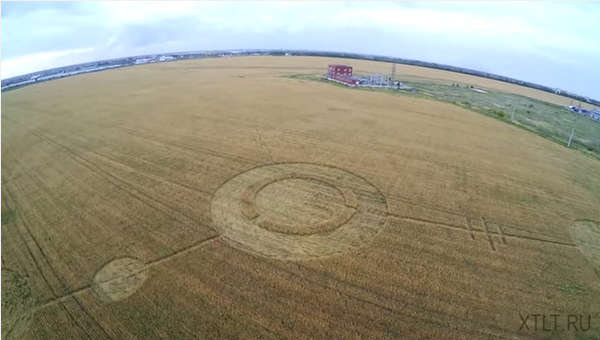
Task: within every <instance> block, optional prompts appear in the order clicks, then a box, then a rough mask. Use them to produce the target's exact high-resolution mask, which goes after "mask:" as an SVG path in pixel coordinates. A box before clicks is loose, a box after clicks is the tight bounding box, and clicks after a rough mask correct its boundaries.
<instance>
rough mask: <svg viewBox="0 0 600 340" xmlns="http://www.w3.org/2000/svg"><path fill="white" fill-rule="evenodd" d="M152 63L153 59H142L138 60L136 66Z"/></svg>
mask: <svg viewBox="0 0 600 340" xmlns="http://www.w3.org/2000/svg"><path fill="white" fill-rule="evenodd" d="M151 61H152V58H142V59H136V60H135V62H134V64H135V65H139V64H146V63H149V62H151Z"/></svg>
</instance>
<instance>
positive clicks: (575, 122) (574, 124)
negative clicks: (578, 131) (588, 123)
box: [567, 102, 581, 148]
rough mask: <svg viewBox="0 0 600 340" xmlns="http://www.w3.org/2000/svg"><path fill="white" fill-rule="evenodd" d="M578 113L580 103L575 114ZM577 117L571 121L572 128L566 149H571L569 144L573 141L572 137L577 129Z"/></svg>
mask: <svg viewBox="0 0 600 340" xmlns="http://www.w3.org/2000/svg"><path fill="white" fill-rule="evenodd" d="M579 111H581V102H579V109H578V110H577V113H576V114H578V113H579ZM578 119H579V117H578V116H575V119H574V120H573V128H572V129H571V135H570V136H569V142H567V148H570V147H571V142H572V141H573V136H574V135H575V127H577V121H578Z"/></svg>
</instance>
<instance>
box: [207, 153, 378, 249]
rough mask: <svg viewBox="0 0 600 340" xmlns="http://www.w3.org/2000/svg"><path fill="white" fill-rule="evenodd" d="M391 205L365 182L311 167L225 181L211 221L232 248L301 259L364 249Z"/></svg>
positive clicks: (258, 171) (257, 171)
mask: <svg viewBox="0 0 600 340" xmlns="http://www.w3.org/2000/svg"><path fill="white" fill-rule="evenodd" d="M386 216H387V203H386V200H385V197H384V196H383V194H382V193H381V192H380V191H379V190H378V189H377V188H376V187H375V186H373V185H372V184H371V183H369V182H368V181H367V180H365V179H363V178H361V177H358V176H356V175H354V174H352V173H350V172H348V171H345V170H342V169H338V168H334V167H329V166H322V165H315V164H307V163H282V164H272V165H267V166H262V167H258V168H254V169H252V170H249V171H247V172H244V173H241V174H239V175H237V176H235V177H233V178H232V179H230V180H229V181H227V182H225V183H224V184H223V185H222V186H221V187H220V188H219V189H218V190H217V191H216V192H215V195H214V197H213V199H212V201H211V218H212V220H213V223H214V225H215V227H216V228H217V229H218V230H219V232H220V233H221V234H222V236H223V237H224V239H225V240H226V241H227V242H228V243H229V244H231V245H232V246H234V247H236V248H238V249H242V250H244V251H248V252H250V253H254V254H257V255H261V256H266V257H271V258H277V259H284V260H301V259H314V258H321V257H328V256H333V255H336V254H341V253H344V252H346V251H349V250H351V249H353V248H357V247H360V246H362V245H364V244H365V243H367V242H369V241H370V240H372V239H373V238H374V237H375V236H376V235H377V234H378V233H379V231H380V230H381V228H382V227H383V225H384V223H385V220H386Z"/></svg>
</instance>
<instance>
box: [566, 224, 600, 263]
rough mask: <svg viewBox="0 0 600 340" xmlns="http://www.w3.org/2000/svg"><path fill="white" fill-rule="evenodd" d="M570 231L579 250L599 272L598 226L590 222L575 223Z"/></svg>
mask: <svg viewBox="0 0 600 340" xmlns="http://www.w3.org/2000/svg"><path fill="white" fill-rule="evenodd" d="M570 231H571V237H572V239H573V242H575V244H576V245H577V247H578V248H579V250H581V252H582V253H583V255H584V256H585V257H586V258H587V259H588V260H589V261H590V262H591V263H592V265H594V266H595V267H596V269H598V270H600V226H599V225H598V224H596V223H594V222H592V221H576V222H575V223H573V225H572V226H571V230H570Z"/></svg>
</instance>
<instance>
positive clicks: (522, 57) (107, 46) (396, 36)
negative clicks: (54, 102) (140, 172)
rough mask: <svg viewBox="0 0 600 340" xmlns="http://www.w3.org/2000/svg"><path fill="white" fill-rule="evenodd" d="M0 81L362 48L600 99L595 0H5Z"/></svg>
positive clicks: (599, 13) (599, 23)
mask: <svg viewBox="0 0 600 340" xmlns="http://www.w3.org/2000/svg"><path fill="white" fill-rule="evenodd" d="M1 13H2V20H1V26H2V27H1V44H2V46H1V47H2V50H1V53H2V54H1V58H2V60H1V67H2V70H1V76H2V79H5V78H9V77H12V76H15V75H20V74H25V73H30V72H35V71H39V70H43V69H48V68H52V67H57V66H63V65H69V64H74V63H80V62H86V61H94V60H101V59H108V58H116V57H124V56H131V55H140V54H149V53H164V52H179V51H191V50H210V49H228V48H234V49H237V48H286V49H314V50H326V51H343V52H359V53H367V54H377V55H388V56H395V57H404V58H411V59H419V60H424V61H432V62H438V63H445V64H450V65H456V66H462V67H467V68H473V69H477V70H481V71H487V72H492V73H497V74H501V75H506V76H509V77H514V78H518V79H522V80H527V81H532V82H535V83H540V84H544V85H548V86H554V87H559V88H562V89H566V90H570V91H573V92H576V93H578V94H581V95H587V96H590V97H592V98H596V99H600V3H598V2H585V3H584V2H577V3H570V2H552V3H550V2H535V3H533V2H532V3H526V2H493V3H487V2H457V3H447V2H439V3H435V2H427V3H421V2H381V3H378V2H358V3H354V2H347V3H344V2H310V3H309V2H307V3H297V2H296V3H288V2H255V3H251V2H247V3H227V2H201V3H194V2H183V3H179V2H164V3H157V2H151V3H143V2H120V3H119V2H4V1H3V2H2V8H1Z"/></svg>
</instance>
